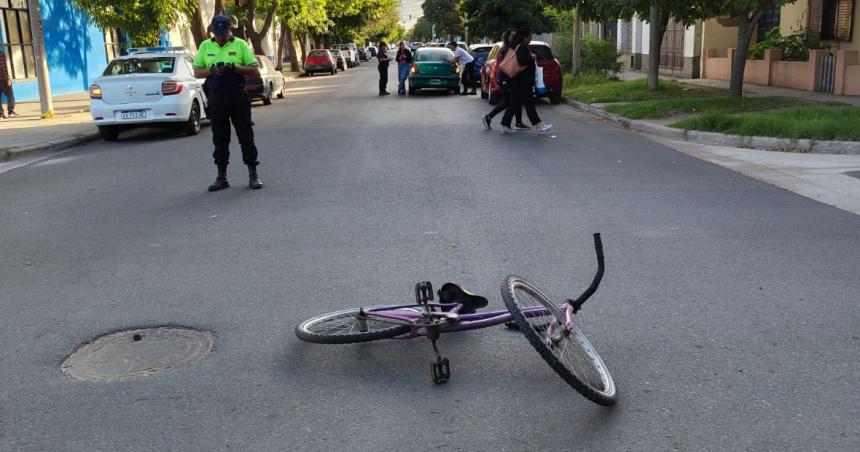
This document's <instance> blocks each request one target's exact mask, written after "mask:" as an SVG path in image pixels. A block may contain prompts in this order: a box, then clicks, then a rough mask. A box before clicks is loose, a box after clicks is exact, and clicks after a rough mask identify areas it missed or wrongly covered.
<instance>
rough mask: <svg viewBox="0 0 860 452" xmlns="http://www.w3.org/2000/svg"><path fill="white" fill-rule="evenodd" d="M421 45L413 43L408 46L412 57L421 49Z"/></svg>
mask: <svg viewBox="0 0 860 452" xmlns="http://www.w3.org/2000/svg"><path fill="white" fill-rule="evenodd" d="M421 45H422V44H421V43H420V42H413V43H412V44H410V45H409V50H411V51H412V54H413V55H414V54H415V52H416V51H417V50H418V49H420V48H421Z"/></svg>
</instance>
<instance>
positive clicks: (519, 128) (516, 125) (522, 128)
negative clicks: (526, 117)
mask: <svg viewBox="0 0 860 452" xmlns="http://www.w3.org/2000/svg"><path fill="white" fill-rule="evenodd" d="M514 127H516V128H517V130H531V127H529V126H527V125H525V124H523V123H519V124H515V125H514Z"/></svg>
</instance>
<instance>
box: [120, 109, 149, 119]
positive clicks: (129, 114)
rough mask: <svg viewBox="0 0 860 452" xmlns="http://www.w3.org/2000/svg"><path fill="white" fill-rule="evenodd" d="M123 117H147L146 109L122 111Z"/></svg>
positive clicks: (121, 116) (121, 115)
mask: <svg viewBox="0 0 860 452" xmlns="http://www.w3.org/2000/svg"><path fill="white" fill-rule="evenodd" d="M119 117H120V118H121V119H146V110H133V111H123V112H120V116H119Z"/></svg>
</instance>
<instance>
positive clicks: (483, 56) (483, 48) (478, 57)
mask: <svg viewBox="0 0 860 452" xmlns="http://www.w3.org/2000/svg"><path fill="white" fill-rule="evenodd" d="M490 50H493V45H492V44H472V45H470V46H469V54H470V55H472V58H474V59H475V66H474V68H472V70H473V72H472V80H474V81H475V85H474V87H475V88H477V87H479V86H481V66H483V65H484V62H485V61H486V60H487V55H489V54H490Z"/></svg>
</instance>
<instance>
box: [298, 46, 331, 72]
mask: <svg viewBox="0 0 860 452" xmlns="http://www.w3.org/2000/svg"><path fill="white" fill-rule="evenodd" d="M304 70H305V75H306V76H311V75H313V74H315V73H317V72H328V73H329V74H331V75H334V74H337V61H336V60H335V58H334V56H332V54H331V52H330V51H328V50H326V49H314V50H311V51H310V52H309V53H308V56H307V57H306V58H305V66H304Z"/></svg>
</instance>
